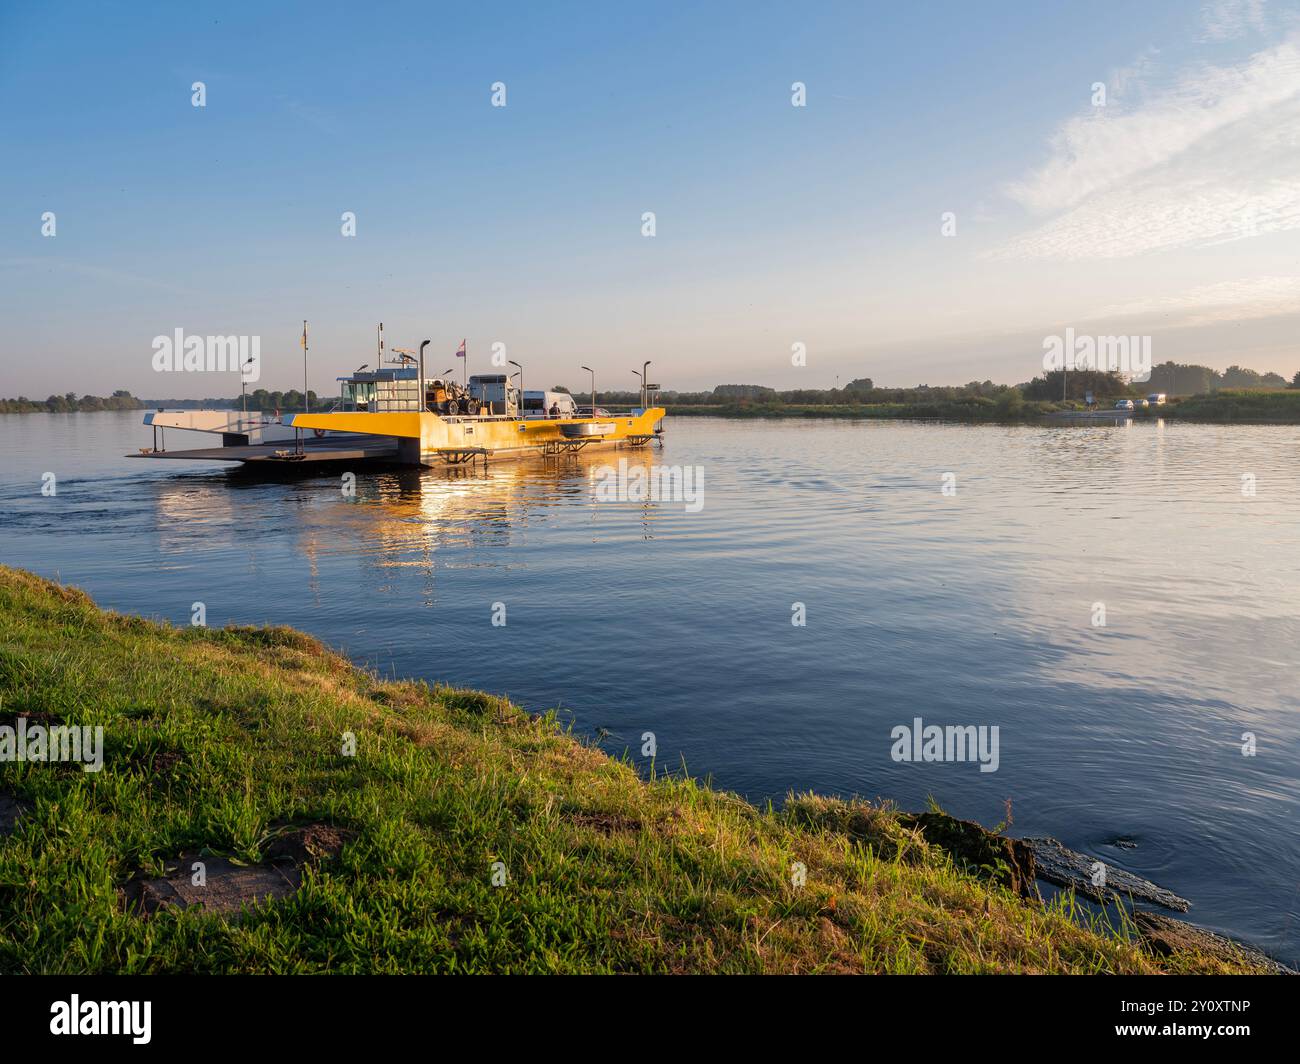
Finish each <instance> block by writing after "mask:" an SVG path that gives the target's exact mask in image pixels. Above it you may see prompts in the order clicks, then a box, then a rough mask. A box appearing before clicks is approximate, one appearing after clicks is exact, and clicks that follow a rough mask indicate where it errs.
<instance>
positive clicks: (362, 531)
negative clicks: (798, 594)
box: [153, 448, 683, 623]
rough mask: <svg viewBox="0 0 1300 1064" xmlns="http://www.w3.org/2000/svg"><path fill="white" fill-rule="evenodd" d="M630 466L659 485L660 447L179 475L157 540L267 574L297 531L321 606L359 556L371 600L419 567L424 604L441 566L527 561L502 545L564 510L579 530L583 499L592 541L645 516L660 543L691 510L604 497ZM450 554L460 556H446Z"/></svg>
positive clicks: (161, 506) (168, 547)
mask: <svg viewBox="0 0 1300 1064" xmlns="http://www.w3.org/2000/svg"><path fill="white" fill-rule="evenodd" d="M620 462H624V463H626V469H627V471H628V472H629V473H631V474H633V475H635V471H636V470H637V469H638V468H640V469H641V470H642V471H643V473H644V475H645V477H646V478H647V481H648V480H649V478H650V477H651V474H652V471H653V470H654V469H655V468H656V466H657V464H658V462H659V451H658V449H657V448H656V449H650V448H629V449H627V450H618V451H612V450H610V451H604V452H600V453H595V454H591V455H581V454H579V455H566V456H557V457H551V458H537V459H525V460H521V461H509V462H497V463H490V464H489V465H488V468H487V469H486V470H484V469H482V468H481V467H479V468H477V469H476V468H472V467H460V468H441V467H434V468H423V469H406V468H403V469H391V470H383V471H369V472H366V471H362V472H360V473H358V474H356V475H355V477H354V478H351V480H350V482H349V481H348V480H347V479H345V477H344V475H343V474H339V475H336V476H331V477H310V478H304V479H301V480H289V481H285V480H275V481H267V480H263V479H259V478H254V477H250V476H249V475H248V474H246V473H244V472H241V471H228V472H226V473H225V474H223V475H221V476H215V477H214V476H211V475H207V476H193V477H191V476H179V477H174V478H169V479H165V480H160V481H155V482H153V487H154V489H155V500H156V505H157V509H158V520H157V522H156V526H155V527H156V528H157V530H158V536H159V544H158V546H159V550H160V552H161V553H162V554H163V555H164V556H165V557H168V558H175V559H176V561H177V563H178V564H179V565H182V566H184V565H188V564H190V563H192V562H193V561H194V558H195V555H196V553H203V552H208V551H213V550H217V551H220V552H222V553H229V552H231V551H233V552H235V553H236V554H240V553H243V554H244V555H245V556H246V560H247V565H248V570H249V572H250V573H251V574H254V575H257V574H258V573H259V571H260V569H261V568H262V566H264V565H265V564H267V563H268V562H269V561H271V560H272V559H276V560H277V561H279V560H282V557H281V556H282V554H283V543H282V542H281V541H282V539H283V536H282V533H284V532H289V533H290V534H291V536H292V537H293V539H294V540H295V542H296V552H297V554H298V556H299V557H301V558H302V559H304V560H305V561H306V562H307V564H308V576H309V579H308V587H309V589H310V592H311V596H312V599H313V601H314V603H315V604H316V605H317V606H321V605H322V601H321V587H320V576H321V568H322V562H323V559H327V558H331V557H333V558H338V559H355V560H356V561H357V562H358V563H359V565H360V568H361V569H362V570H363V571H364V572H368V573H370V574H372V576H373V579H369V580H365V581H363V583H362V585H361V586H364V588H365V592H366V594H369V595H376V594H379V595H384V594H389V593H393V592H395V591H396V590H397V586H396V584H395V583H394V582H393V580H392V577H391V571H393V570H410V571H415V572H418V573H419V574H420V576H421V581H422V583H421V592H422V598H423V602H424V604H425V605H426V606H433V605H436V604H437V601H438V599H437V593H436V587H435V580H434V577H435V573H436V571H437V569H438V567H439V565H440V564H441V565H442V566H446V567H449V568H455V569H466V568H486V569H499V570H507V571H509V570H511V569H513V568H518V567H519V562H518V561H517V559H515V558H514V557H513V556H507V555H506V554H504V553H502V551H503V549H504V548H512V547H522V546H524V545H525V544H526V543H527V533H529V532H533V533H541V532H543V531H545V530H547V528H548V526H549V525H551V524H552V523H553V519H554V517H555V516H557V515H559V514H563V515H564V517H565V519H566V520H565V524H566V526H567V525H571V524H572V517H573V511H574V507H575V506H576V507H578V508H579V509H580V510H585V512H586V513H587V514H588V518H587V522H586V523H587V526H588V528H589V530H590V542H591V543H592V544H593V545H594V544H597V543H599V542H601V540H602V539H603V538H610V537H616V538H618V539H620V540H624V539H626V538H627V535H628V531H629V520H634V521H635V526H636V534H637V536H638V538H640V539H643V540H651V539H653V538H654V536H655V526H656V524H657V523H658V522H659V521H661V520H663V519H664V517H665V516H666V513H665V511H666V510H667V509H669V508H671V509H672V510H673V511H674V512H675V513H677V514H680V513H681V512H682V510H683V507H682V505H681V504H680V503H672V502H660V501H658V500H657V499H653V498H651V497H650V496H649V493H648V492H647V493H645V497H644V498H634V499H632V500H625V501H618V502H613V503H610V502H600V501H598V498H597V491H596V488H597V485H598V483H599V481H600V479H601V477H602V475H603V474H604V472H605V471H607V470H609V469H611V468H617V466H618V465H619V463H620ZM268 493H271V494H274V495H275V496H276V499H277V505H276V506H275V507H273V508H268V507H267V505H266V503H267V499H266V496H267V495H268ZM286 501H287V502H288V506H285V505H284V503H285V502H286ZM611 508H617V510H618V511H619V512H618V514H617V517H616V516H615V515H614V514H610V513H608V512H605V511H609V510H610V509H611ZM263 544H267V547H265V548H264V547H263ZM449 549H452V550H454V552H455V555H456V556H455V557H454V558H449V557H447V556H446V552H447V551H448V550H449ZM440 551H441V552H444V557H443V559H442V560H441V561H440V560H439V557H438V552H440ZM361 586H359V585H358V584H357V583H356V582H355V578H354V580H352V581H349V583H348V587H350V588H353V589H355V590H357V591H360V590H361ZM502 593H505V592H504V589H503V590H502ZM280 623H284V622H283V621H281V622H280Z"/></svg>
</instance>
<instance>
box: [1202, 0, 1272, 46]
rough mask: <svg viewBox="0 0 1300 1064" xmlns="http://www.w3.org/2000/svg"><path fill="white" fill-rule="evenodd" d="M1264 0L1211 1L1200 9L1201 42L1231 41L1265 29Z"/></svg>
mask: <svg viewBox="0 0 1300 1064" xmlns="http://www.w3.org/2000/svg"><path fill="white" fill-rule="evenodd" d="M1264 11H1265V7H1264V0H1211V2H1210V3H1208V4H1206V5H1205V6H1204V7H1203V8H1202V9H1201V21H1202V22H1203V23H1204V27H1205V28H1204V31H1203V33H1202V40H1206V41H1231V40H1236V39H1237V38H1238V37H1244V36H1245V35H1246V34H1248V33H1251V32H1254V33H1263V32H1264V30H1265V29H1266V17H1265V14H1264Z"/></svg>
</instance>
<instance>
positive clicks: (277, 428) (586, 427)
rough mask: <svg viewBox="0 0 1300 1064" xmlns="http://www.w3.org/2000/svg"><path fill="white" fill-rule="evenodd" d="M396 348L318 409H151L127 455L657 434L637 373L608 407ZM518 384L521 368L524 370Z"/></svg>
mask: <svg viewBox="0 0 1300 1064" xmlns="http://www.w3.org/2000/svg"><path fill="white" fill-rule="evenodd" d="M427 343H428V341H425V342H424V344H421V345H420V355H421V357H420V358H419V359H418V360H417V359H416V358H414V357H413V356H412V355H411V354H410V353H409V352H399V353H398V357H397V358H395V359H394V360H392V361H391V362H390V363H389V364H387V365H384V364H382V356H381V360H380V362H381V364H380V366H379V368H377V369H374V370H369V371H367V370H366V368H365V367H363V368H362V369H361V370H358V371H357V372H355V373H352V374H350V375H348V376H346V377H340V378H338V381H339V383H340V389H339V397H338V398H337V399H336V400H334V402H333V404H332V405H331V406H330V407H329V408H327V409H325V410H322V411H320V412H315V411H312V412H304V413H294V414H282V415H279V416H272V415H266V414H255V415H248V414H244V415H240V414H238V413H237V412H230V411H215V410H201V411H194V410H190V411H173V412H167V411H157V412H152V413H150V414H148V415H146V417H145V423H146V424H148V425H151V426H152V427H153V429H154V446H153V447H152V448H141V450H140V454H139V455H138V456H133V457H147V458H174V459H182V460H209V461H234V462H245V463H258V464H261V463H268V464H270V463H274V464H280V463H301V462H311V463H317V462H346V463H358V462H381V463H385V464H398V465H438V464H445V465H465V464H469V463H473V462H477V461H482V462H484V463H485V464H486V463H487V462H488V461H489V460H493V459H495V460H500V459H514V458H523V457H528V456H532V455H559V454H567V453H573V452H577V451H581V450H584V449H586V448H588V447H598V448H600V447H644V446H645V445H646V444H648V443H649V442H650V441H652V440H654V439H659V438H661V437H662V434H663V417H664V410H663V409H662V408H661V407H657V406H651V405H650V403H649V400H650V398H651V396H653V395H654V393H655V391H656V390H657V385H653V384H649V385H648V384H647V383H646V372H645V368H646V367H648V366H649V363H646V366H645V367H643V368H642V371H641V372H640V374H639V376H640V377H641V380H642V387H641V405H640V406H639V407H636V408H633V409H631V410H627V411H620V412H611V411H608V410H605V409H603V408H601V407H598V406H597V405H596V403H595V398H596V396H595V392H594V390H593V392H592V396H591V398H592V403H591V405H590V406H589V407H578V406H577V404H576V402H575V400H574V398H573V396H572V395H570V394H569V393H568V392H549V391H543V392H525V391H522V390H520V389H519V388H516V387H515V385H514V383H513V381H512V380H511V378H510V377H509V376H508V375H506V374H503V373H497V374H480V375H477V376H473V377H470V378H469V379H468V381H466V382H465V383H464V384H461V383H459V382H456V381H455V380H453V379H452V378H451V377H450V376H447V375H443V376H439V377H426V376H425V375H424V367H423V354H424V347H425V345H427ZM520 378H521V379H520V383H521V384H522V383H523V382H522V373H521V374H520ZM167 428H174V429H186V430H190V431H200V432H216V433H220V434H221V436H222V446H221V447H212V448H204V449H201V450H183V451H168V450H167V449H166V440H165V436H163V437H161V438H160V436H159V433H160V431H165V429H167Z"/></svg>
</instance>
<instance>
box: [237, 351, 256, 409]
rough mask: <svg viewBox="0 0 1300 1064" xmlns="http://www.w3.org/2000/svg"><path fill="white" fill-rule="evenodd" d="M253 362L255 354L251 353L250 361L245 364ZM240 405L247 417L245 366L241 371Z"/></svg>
mask: <svg viewBox="0 0 1300 1064" xmlns="http://www.w3.org/2000/svg"><path fill="white" fill-rule="evenodd" d="M252 364H253V356H252V355H249V356H248V361H247V362H245V363H244V365H245V366H251V365H252ZM239 407H240V410H242V411H243V415H244V417H247V416H248V377H247V376H245V374H244V371H243V367H240V371H239ZM241 427H242V426H241Z"/></svg>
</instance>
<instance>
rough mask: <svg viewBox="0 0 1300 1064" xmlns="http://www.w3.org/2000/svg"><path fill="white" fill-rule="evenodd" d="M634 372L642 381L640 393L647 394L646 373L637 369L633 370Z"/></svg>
mask: <svg viewBox="0 0 1300 1064" xmlns="http://www.w3.org/2000/svg"><path fill="white" fill-rule="evenodd" d="M632 372H633V373H634V374H635V375H636V378H637V380H639V381H640V382H641V383H640V385H639V390H640V393H641V394H642V395H645V374H643V373H640V372H638V371H637V370H633V371H632Z"/></svg>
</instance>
